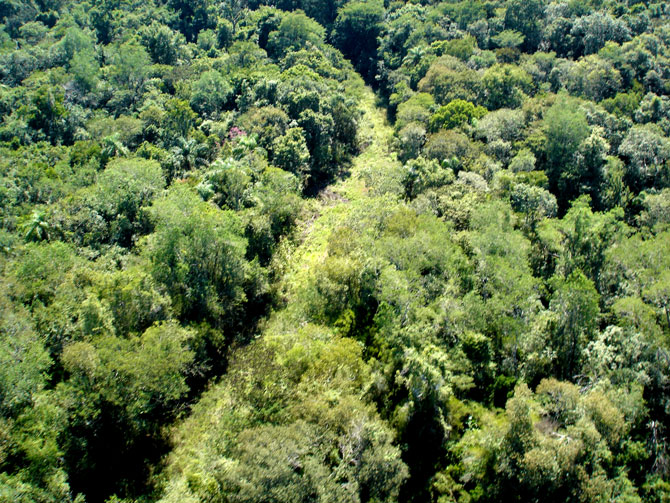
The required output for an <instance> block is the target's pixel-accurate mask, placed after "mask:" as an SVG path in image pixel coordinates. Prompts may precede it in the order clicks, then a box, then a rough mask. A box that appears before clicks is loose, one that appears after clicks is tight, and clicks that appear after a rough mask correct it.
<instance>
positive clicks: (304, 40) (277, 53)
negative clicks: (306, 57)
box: [267, 10, 325, 59]
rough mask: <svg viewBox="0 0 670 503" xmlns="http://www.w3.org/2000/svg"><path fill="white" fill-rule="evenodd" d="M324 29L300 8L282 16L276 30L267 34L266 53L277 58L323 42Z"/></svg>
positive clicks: (317, 45)
mask: <svg viewBox="0 0 670 503" xmlns="http://www.w3.org/2000/svg"><path fill="white" fill-rule="evenodd" d="M324 36H325V30H324V29H323V27H322V26H321V25H319V23H317V22H316V21H314V20H312V19H310V18H308V17H307V16H306V15H305V13H304V12H303V11H301V10H298V11H296V12H290V13H286V14H284V15H283V16H282V20H281V22H280V23H279V27H278V29H277V30H276V31H272V32H270V34H269V36H268V47H267V48H268V54H269V55H270V56H273V57H275V58H277V59H279V58H280V57H282V56H284V55H285V54H287V53H289V52H291V51H296V50H299V49H310V48H311V47H319V46H320V45H321V44H323V38H324Z"/></svg>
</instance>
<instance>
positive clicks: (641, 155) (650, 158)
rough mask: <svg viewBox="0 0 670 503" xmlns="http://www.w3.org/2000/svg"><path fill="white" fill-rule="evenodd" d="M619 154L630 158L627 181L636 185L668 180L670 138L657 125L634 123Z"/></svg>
mask: <svg viewBox="0 0 670 503" xmlns="http://www.w3.org/2000/svg"><path fill="white" fill-rule="evenodd" d="M619 155H621V156H622V157H623V158H624V159H626V160H627V161H628V163H627V164H626V181H627V182H628V184H629V185H630V186H632V187H633V188H634V189H637V190H640V189H643V188H646V187H653V186H663V185H664V184H665V183H667V180H668V173H667V168H666V167H665V166H664V164H665V163H666V161H667V160H668V159H670V142H669V141H668V139H667V138H666V137H665V136H664V135H663V133H662V132H661V131H660V130H659V129H658V128H657V127H655V126H654V125H646V124H645V125H635V126H633V127H632V128H631V129H630V130H629V131H628V134H627V135H626V137H625V138H624V140H623V142H621V146H620V147H619Z"/></svg>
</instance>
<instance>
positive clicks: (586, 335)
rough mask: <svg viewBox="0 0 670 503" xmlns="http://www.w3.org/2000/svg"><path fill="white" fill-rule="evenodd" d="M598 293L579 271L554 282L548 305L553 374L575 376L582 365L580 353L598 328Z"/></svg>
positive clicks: (564, 376)
mask: <svg viewBox="0 0 670 503" xmlns="http://www.w3.org/2000/svg"><path fill="white" fill-rule="evenodd" d="M598 301H599V296H598V292H596V289H595V287H594V285H593V282H592V281H590V280H589V279H587V278H586V276H584V274H583V273H582V272H581V271H574V272H572V273H571V274H570V276H568V277H567V278H566V279H564V280H557V281H556V282H555V292H554V294H553V295H552V298H551V302H550V305H549V308H550V309H551V310H552V311H553V312H554V313H556V315H557V317H558V318H557V324H556V328H555V332H554V334H553V337H552V347H553V349H554V351H555V352H556V362H555V366H556V374H557V375H558V376H561V377H562V378H564V379H575V378H576V377H577V373H578V372H579V370H580V368H581V364H582V353H583V351H584V349H585V348H586V345H587V344H588V343H589V342H590V341H591V340H593V338H594V337H595V334H596V329H597V328H598V317H599V315H600V309H599V307H598Z"/></svg>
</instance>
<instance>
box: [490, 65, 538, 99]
mask: <svg viewBox="0 0 670 503" xmlns="http://www.w3.org/2000/svg"><path fill="white" fill-rule="evenodd" d="M482 84H483V87H484V93H485V96H486V108H488V109H489V110H497V109H499V108H517V107H519V106H520V105H521V102H522V99H523V97H524V95H525V93H529V92H530V91H531V89H532V85H533V80H532V78H531V77H530V75H528V73H526V71H524V70H523V69H521V68H519V67H518V66H516V65H494V66H492V67H491V68H489V69H487V70H486V71H485V72H484V75H483V77H482Z"/></svg>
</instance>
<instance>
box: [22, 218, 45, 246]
mask: <svg viewBox="0 0 670 503" xmlns="http://www.w3.org/2000/svg"><path fill="white" fill-rule="evenodd" d="M50 228H51V226H50V225H49V222H47V219H46V215H45V214H44V212H43V211H40V210H35V211H33V213H32V215H31V216H30V219H29V220H28V221H27V222H26V223H25V224H24V225H23V230H24V235H23V237H24V239H25V240H26V241H44V240H45V239H46V240H48V239H49V229H50Z"/></svg>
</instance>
